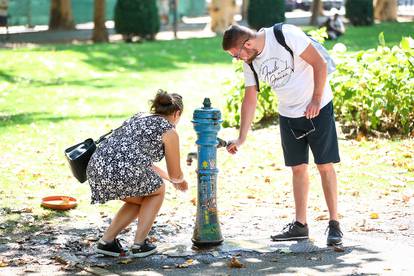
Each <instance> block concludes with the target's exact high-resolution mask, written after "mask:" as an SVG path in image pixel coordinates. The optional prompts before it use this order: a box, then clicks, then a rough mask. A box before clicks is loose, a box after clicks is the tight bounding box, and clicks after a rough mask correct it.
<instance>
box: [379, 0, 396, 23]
mask: <svg viewBox="0 0 414 276" xmlns="http://www.w3.org/2000/svg"><path fill="white" fill-rule="evenodd" d="M397 10H398V1H397V0H376V1H374V17H375V19H377V20H380V21H397Z"/></svg>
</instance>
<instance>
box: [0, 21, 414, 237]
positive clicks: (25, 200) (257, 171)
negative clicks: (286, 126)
mask: <svg viewBox="0 0 414 276" xmlns="http://www.w3.org/2000/svg"><path fill="white" fill-rule="evenodd" d="M381 31H384V33H385V39H386V41H387V43H388V44H390V45H395V44H397V43H399V41H400V39H401V36H408V35H410V34H413V33H414V23H401V24H395V23H394V24H391V23H390V24H382V25H377V26H374V27H360V28H355V27H349V28H348V30H347V33H346V35H345V36H344V37H343V38H340V39H339V42H342V43H345V44H346V45H347V46H348V49H349V50H352V51H356V50H360V49H367V48H372V47H375V46H376V42H377V37H378V33H379V32H381ZM327 43H328V48H329V47H330V45H332V44H331V43H332V42H327ZM0 64H1V68H0V145H1V151H0V173H1V179H0V208H1V209H0V211H1V213H0V214H1V218H0V222H2V221H3V222H4V221H7V222H8V223H9V224H8V225H17V222H18V220H19V215H18V214H14V213H13V212H11V211H12V210H15V209H23V208H29V209H30V211H31V212H32V213H33V214H35V215H36V216H38V217H39V218H43V219H53V217H54V216H56V215H57V216H74V217H77V218H79V217H81V215H80V214H83V215H85V216H86V215H87V214H88V213H96V212H97V211H101V212H111V213H112V211H113V210H114V208H117V207H118V206H119V203H118V202H111V203H109V204H106V205H102V206H99V207H96V206H91V205H90V204H89V197H90V191H89V186H88V184H79V183H77V182H76V180H74V178H72V177H71V174H70V171H69V169H68V167H67V165H66V161H65V159H64V155H63V150H64V149H65V148H66V147H68V146H70V145H72V144H74V143H76V142H79V141H81V140H82V139H85V138H88V137H94V138H97V137H98V136H99V135H101V134H103V133H106V132H107V131H108V130H109V129H111V128H115V127H117V126H118V125H119V124H121V123H122V121H123V120H125V119H127V118H128V117H129V116H131V115H133V114H134V113H135V112H137V111H143V110H148V101H149V99H151V98H152V97H153V96H154V94H155V92H156V90H157V89H158V88H162V89H166V90H167V91H170V92H178V93H181V94H182V95H183V97H184V101H185V113H184V115H183V119H182V121H181V123H180V125H179V126H178V130H179V132H180V134H181V146H182V160H183V162H182V164H183V166H185V162H184V159H185V155H186V154H187V153H188V152H190V151H195V149H196V147H195V140H196V135H195V132H194V130H193V127H192V123H191V119H192V112H193V110H194V109H195V108H197V107H200V106H201V103H202V101H203V98H204V97H206V96H208V97H210V98H211V100H212V104H213V106H214V107H217V108H220V109H223V107H224V104H225V96H224V94H225V92H226V86H225V85H224V84H223V83H224V82H225V81H226V80H227V79H229V78H231V77H232V76H233V71H232V65H231V59H230V57H229V56H228V55H226V54H225V53H224V52H223V51H222V50H221V39H220V38H208V39H188V40H177V41H157V42H151V43H149V42H148V43H144V44H123V43H118V44H103V45H55V46H41V47H28V48H16V49H13V50H11V49H0ZM236 134H237V130H235V129H223V130H222V131H221V133H220V135H219V136H221V137H222V138H225V139H232V138H234V137H235V136H236ZM279 144H280V141H279V137H278V135H277V128H276V127H270V128H267V129H261V130H257V131H254V132H252V133H250V136H249V140H248V142H247V143H246V146H245V147H243V149H242V150H241V152H240V154H238V155H237V156H235V157H232V156H229V155H228V154H226V153H225V152H224V150H220V152H219V155H218V157H219V160H218V162H219V168H220V176H219V178H220V179H221V180H220V181H219V183H220V184H219V192H218V194H219V209H220V210H221V212H223V214H224V213H226V212H232V203H234V202H235V201H238V200H241V199H246V198H248V197H249V198H252V199H254V198H256V199H258V198H261V199H262V200H264V199H265V198H268V200H269V202H270V203H269V204H274V202H276V201H278V198H281V197H284V198H286V195H287V194H289V195H288V197H289V198H288V199H289V201H291V200H290V198H291V195H290V190H291V188H290V174H289V170H288V169H286V168H284V166H283V158H282V154H281V149H280V145H279ZM340 144H341V151H342V160H343V162H342V163H341V164H340V165H339V166H338V171H339V174H338V175H339V182H340V183H341V193H350V194H351V193H353V194H354V193H355V192H356V191H358V194H361V195H362V196H363V195H372V192H373V191H376V192H379V191H380V193H385V192H386V193H388V194H390V193H391V194H393V193H394V194H395V193H398V195H400V194H401V195H402V194H404V195H406V194H408V195H410V196H412V195H411V192H412V189H413V188H414V165H413V157H414V150H413V149H414V142H413V141H412V140H392V141H391V140H372V141H361V142H357V141H349V140H341V141H340ZM194 169H195V167H194V165H193V167H185V168H184V170H185V173H186V175H187V179H188V181H189V183H190V184H191V186H192V187H191V189H190V192H189V193H188V195H187V196H186V197H185V200H184V199H183V198H182V197H180V195H178V194H177V193H176V192H175V191H173V190H172V188H171V187H169V188H170V189H169V191H168V194H167V199H166V204H165V206H164V207H163V208H165V209H166V210H168V209H169V208H176V207H178V206H180V205H182V204H186V205H188V206H190V208H191V206H192V205H191V203H190V200H189V199H191V198H193V197H195V195H196V175H195V172H194ZM311 178H312V181H313V182H317V183H318V181H319V180H318V176H317V174H316V172H315V171H313V172H312V173H311ZM269 183H270V184H269ZM315 184H316V183H315ZM312 189H313V190H315V191H317V193H318V194H319V195H321V191H320V185H319V184H318V185H313V188H312ZM235 190H237V192H234V191H235ZM60 194H65V195H71V196H74V197H76V198H77V199H78V200H79V207H78V208H77V210H75V211H72V212H66V213H58V212H53V211H48V210H44V209H42V208H41V207H40V206H39V205H40V199H41V198H42V197H44V196H49V195H60ZM413 195H414V192H413ZM187 197H188V198H187ZM187 199H188V200H187ZM183 200H184V201H185V203H183ZM271 202H273V203H271ZM311 202H312V203H311V204H314V206H321V207H318V208H319V209H320V210H323V208H324V207H323V206H324V202H323V200H322V199H321V198H313V199H311ZM257 204H258V203H257ZM4 214H6V215H4ZM5 229H6V230H5ZM5 229H4V228H2V229H0V235H2V234H3V233H2V231H3V232H4V231H5V232H7V231H9V233H10V232H13V231H14V233H16V231H17V232H18V231H27V229H25V228H21V229H20V230H19V229H17V228H16V229H14V228H13V229H11V228H7V227H6V228H5Z"/></svg>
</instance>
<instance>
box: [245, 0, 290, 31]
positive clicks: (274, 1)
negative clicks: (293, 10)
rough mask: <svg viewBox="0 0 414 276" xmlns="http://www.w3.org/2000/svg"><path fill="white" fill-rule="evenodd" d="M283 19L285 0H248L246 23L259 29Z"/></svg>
mask: <svg viewBox="0 0 414 276" xmlns="http://www.w3.org/2000/svg"><path fill="white" fill-rule="evenodd" d="M284 21H285V0H254V1H253V0H252V1H249V7H248V11H247V23H248V24H249V26H250V27H252V28H254V29H256V30H259V29H260V28H263V27H270V26H272V25H274V24H275V23H278V22H284Z"/></svg>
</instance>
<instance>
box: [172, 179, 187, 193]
mask: <svg viewBox="0 0 414 276" xmlns="http://www.w3.org/2000/svg"><path fill="white" fill-rule="evenodd" d="M173 185H174V188H176V189H177V190H180V191H182V192H185V191H187V190H188V183H187V181H185V180H183V182H180V183H173Z"/></svg>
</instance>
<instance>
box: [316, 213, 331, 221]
mask: <svg viewBox="0 0 414 276" xmlns="http://www.w3.org/2000/svg"><path fill="white" fill-rule="evenodd" d="M315 220H316V221H319V220H328V215H326V214H322V215H319V216H317V217H316V218H315Z"/></svg>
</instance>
